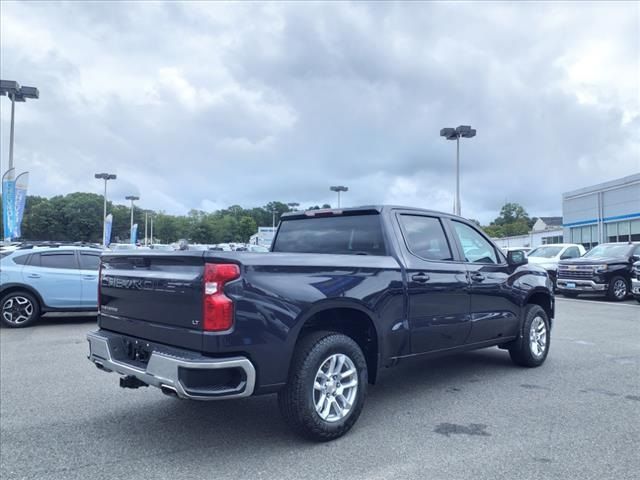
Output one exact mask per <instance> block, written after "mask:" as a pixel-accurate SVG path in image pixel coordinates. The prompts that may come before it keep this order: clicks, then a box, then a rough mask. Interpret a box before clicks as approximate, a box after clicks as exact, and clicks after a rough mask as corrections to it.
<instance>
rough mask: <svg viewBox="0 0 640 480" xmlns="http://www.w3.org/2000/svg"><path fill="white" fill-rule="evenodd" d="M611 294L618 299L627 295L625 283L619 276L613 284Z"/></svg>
mask: <svg viewBox="0 0 640 480" xmlns="http://www.w3.org/2000/svg"><path fill="white" fill-rule="evenodd" d="M613 295H614V296H615V297H616V298H618V299H623V298H625V297H626V296H627V283H626V282H625V281H624V280H623V279H621V278H619V279H618V280H616V281H615V283H614V284H613Z"/></svg>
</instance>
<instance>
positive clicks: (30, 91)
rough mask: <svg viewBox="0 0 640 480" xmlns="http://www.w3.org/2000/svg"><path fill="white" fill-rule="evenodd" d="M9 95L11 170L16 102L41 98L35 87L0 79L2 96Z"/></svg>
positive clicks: (0, 93)
mask: <svg viewBox="0 0 640 480" xmlns="http://www.w3.org/2000/svg"><path fill="white" fill-rule="evenodd" d="M4 95H7V96H8V97H9V99H10V100H11V126H10V128H9V170H11V169H12V168H13V136H14V133H13V132H14V124H15V117H16V102H26V100H27V98H32V99H37V98H40V92H39V91H38V89H37V88H35V87H21V86H20V84H19V83H18V82H16V81H14V80H0V96H4Z"/></svg>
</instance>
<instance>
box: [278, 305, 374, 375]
mask: <svg viewBox="0 0 640 480" xmlns="http://www.w3.org/2000/svg"><path fill="white" fill-rule="evenodd" d="M341 308H342V309H351V310H357V311H359V312H362V313H363V314H365V315H366V316H367V317H368V318H369V320H371V324H372V325H373V330H374V332H375V335H376V340H377V343H378V352H377V362H376V363H377V369H378V370H379V369H380V367H381V366H382V364H383V363H382V359H383V358H385V357H384V352H385V344H384V340H383V338H382V334H381V332H380V328H379V327H378V325H379V322H377V321H376V320H377V318H378V316H377V314H376V313H375V312H374V311H373V310H371V309H370V308H369V307H367V305H365V304H364V303H363V302H362V301H360V300H357V299H355V298H327V299H323V300H320V301H318V302H315V303H313V304H311V305H310V306H309V307H308V308H306V309H305V310H303V311H302V312H301V313H300V314H299V315H298V317H297V319H296V322H295V327H294V328H293V329H292V331H291V334H290V338H291V341H292V343H291V345H290V352H291V357H293V351H294V349H295V345H296V343H297V342H298V340H299V338H300V333H301V331H302V329H303V327H304V325H305V324H306V323H307V321H308V320H309V319H310V318H312V317H313V316H314V315H317V314H319V313H322V312H326V311H330V310H335V309H341ZM290 361H291V359H289V362H290ZM375 374H376V375H377V372H375Z"/></svg>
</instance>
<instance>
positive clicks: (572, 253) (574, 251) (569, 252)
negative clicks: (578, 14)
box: [562, 247, 580, 258]
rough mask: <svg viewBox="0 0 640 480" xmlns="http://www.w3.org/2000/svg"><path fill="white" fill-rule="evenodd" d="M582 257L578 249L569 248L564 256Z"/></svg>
mask: <svg viewBox="0 0 640 480" xmlns="http://www.w3.org/2000/svg"><path fill="white" fill-rule="evenodd" d="M579 256H580V250H579V249H578V247H569V248H567V251H566V252H564V255H562V257H563V258H578V257H579Z"/></svg>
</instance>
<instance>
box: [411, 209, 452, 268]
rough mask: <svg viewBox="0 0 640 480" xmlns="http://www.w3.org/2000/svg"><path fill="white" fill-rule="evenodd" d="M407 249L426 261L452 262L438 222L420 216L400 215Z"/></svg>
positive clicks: (447, 244) (434, 219)
mask: <svg viewBox="0 0 640 480" xmlns="http://www.w3.org/2000/svg"><path fill="white" fill-rule="evenodd" d="M400 223H401V224H402V228H403V230H404V235H405V240H406V241H407V248H408V249H409V251H410V252H411V253H413V254H414V255H416V256H418V257H420V258H424V259H427V260H453V256H452V255H451V249H450V248H449V242H447V237H446V236H445V234H444V229H443V228H442V224H441V223H440V220H439V219H437V218H435V217H423V216H420V215H400Z"/></svg>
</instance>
